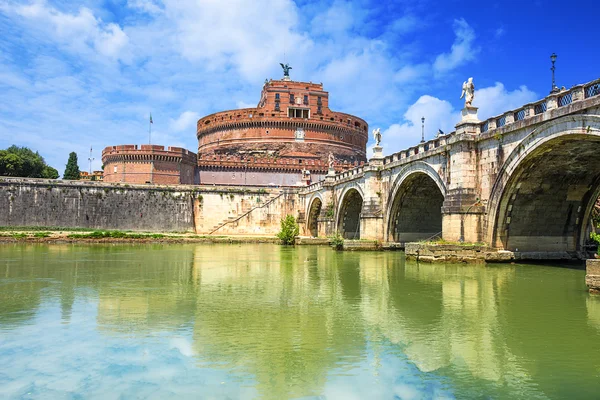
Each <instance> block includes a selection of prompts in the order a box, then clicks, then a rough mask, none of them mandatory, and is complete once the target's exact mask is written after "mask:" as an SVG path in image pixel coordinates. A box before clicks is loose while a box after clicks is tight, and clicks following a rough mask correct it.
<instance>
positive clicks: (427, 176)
mask: <svg viewBox="0 0 600 400" xmlns="http://www.w3.org/2000/svg"><path fill="white" fill-rule="evenodd" d="M463 112H464V110H463ZM384 142H385V138H384ZM599 196H600V80H596V81H593V82H590V83H587V84H584V85H578V86H574V87H573V88H571V89H570V90H563V91H561V92H559V93H554V94H551V95H550V96H548V97H546V98H544V99H542V100H540V101H538V102H535V103H531V104H527V105H525V106H523V107H521V108H519V109H516V110H511V111H508V112H506V113H504V114H502V115H499V116H496V117H494V118H490V119H488V120H486V121H478V120H476V119H475V120H469V119H463V121H461V122H460V123H459V124H458V125H457V126H456V131H455V132H452V133H450V134H448V135H443V136H439V137H437V138H435V139H433V140H430V141H428V142H425V143H420V144H419V145H417V146H414V147H411V148H409V149H407V150H403V151H400V152H398V153H394V154H392V155H388V156H385V157H384V156H383V155H381V152H379V153H378V152H375V156H374V157H373V158H372V159H370V160H369V163H368V164H366V165H364V166H362V167H357V168H355V169H352V170H349V171H346V172H343V173H338V174H331V175H328V176H327V177H326V179H325V180H324V181H321V182H318V183H315V184H312V185H310V186H307V187H306V188H303V189H302V190H301V192H300V204H301V207H302V211H301V212H300V218H299V220H300V222H301V226H302V229H303V230H304V232H302V233H304V234H306V235H309V236H327V235H331V234H333V233H335V232H336V231H338V232H340V233H341V234H342V235H343V236H344V238H347V239H368V240H377V241H381V242H383V243H390V244H394V243H399V244H402V243H405V242H410V241H418V240H426V239H429V238H436V237H441V238H443V239H444V240H447V241H466V242H483V243H486V244H487V245H490V246H492V247H495V248H498V249H505V250H510V251H514V252H519V253H521V254H527V253H535V254H536V257H539V254H540V253H541V254H543V256H542V257H544V258H564V257H565V256H568V257H582V256H584V253H585V251H586V244H587V243H588V238H589V232H590V229H591V224H590V220H591V212H592V208H593V205H594V202H595V201H596V199H597V198H598V197H599Z"/></svg>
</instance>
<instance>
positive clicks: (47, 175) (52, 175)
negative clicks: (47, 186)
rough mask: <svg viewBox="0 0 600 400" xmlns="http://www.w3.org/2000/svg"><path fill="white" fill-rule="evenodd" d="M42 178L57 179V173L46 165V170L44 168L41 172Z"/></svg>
mask: <svg viewBox="0 0 600 400" xmlns="http://www.w3.org/2000/svg"><path fill="white" fill-rule="evenodd" d="M42 178H46V179H58V171H57V170H56V169H55V168H52V167H51V166H49V165H46V168H44V170H43V171H42Z"/></svg>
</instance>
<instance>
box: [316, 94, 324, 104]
mask: <svg viewBox="0 0 600 400" xmlns="http://www.w3.org/2000/svg"><path fill="white" fill-rule="evenodd" d="M321 104H323V103H322V102H321V96H319V97H317V105H319V106H320V105H321Z"/></svg>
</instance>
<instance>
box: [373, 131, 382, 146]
mask: <svg viewBox="0 0 600 400" xmlns="http://www.w3.org/2000/svg"><path fill="white" fill-rule="evenodd" d="M373 138H374V139H375V146H379V143H381V130H380V129H379V128H377V129H373Z"/></svg>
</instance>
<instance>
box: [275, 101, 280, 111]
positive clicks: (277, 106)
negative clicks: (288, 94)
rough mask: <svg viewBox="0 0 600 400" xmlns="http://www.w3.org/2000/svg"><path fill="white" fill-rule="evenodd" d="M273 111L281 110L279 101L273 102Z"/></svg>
mask: <svg viewBox="0 0 600 400" xmlns="http://www.w3.org/2000/svg"><path fill="white" fill-rule="evenodd" d="M275 111H281V110H280V109H279V102H278V101H276V102H275Z"/></svg>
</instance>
